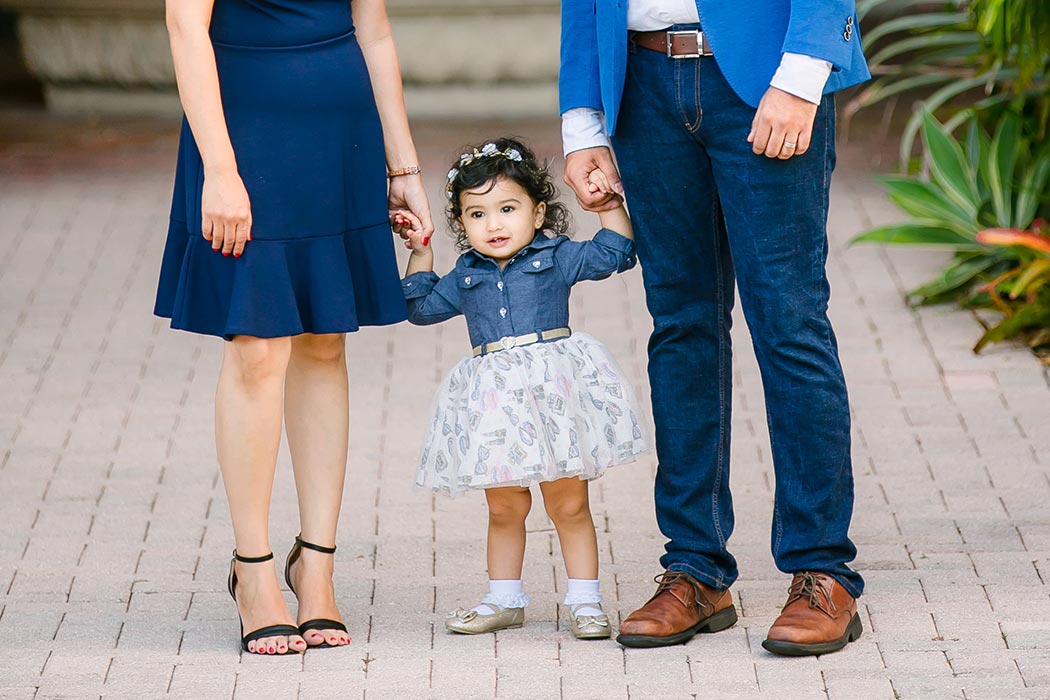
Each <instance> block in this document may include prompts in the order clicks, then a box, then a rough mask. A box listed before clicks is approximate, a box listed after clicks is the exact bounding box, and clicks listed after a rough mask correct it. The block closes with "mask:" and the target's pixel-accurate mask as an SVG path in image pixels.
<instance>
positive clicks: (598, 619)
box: [576, 615, 609, 627]
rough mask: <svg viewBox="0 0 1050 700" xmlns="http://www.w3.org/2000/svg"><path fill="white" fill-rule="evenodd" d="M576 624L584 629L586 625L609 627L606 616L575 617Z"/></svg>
mask: <svg viewBox="0 0 1050 700" xmlns="http://www.w3.org/2000/svg"><path fill="white" fill-rule="evenodd" d="M576 624H577V625H579V626H580V627H586V626H587V625H598V626H599V627H608V626H609V616H608V615H577V616H576Z"/></svg>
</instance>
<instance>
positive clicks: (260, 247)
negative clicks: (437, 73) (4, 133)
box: [156, 0, 433, 654]
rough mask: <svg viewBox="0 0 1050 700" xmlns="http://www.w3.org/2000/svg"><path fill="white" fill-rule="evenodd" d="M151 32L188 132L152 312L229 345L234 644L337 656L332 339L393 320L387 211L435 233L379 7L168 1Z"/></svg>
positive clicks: (339, 437) (338, 411)
mask: <svg viewBox="0 0 1050 700" xmlns="http://www.w3.org/2000/svg"><path fill="white" fill-rule="evenodd" d="M167 23H168V30H169V34H170V38H171V49H172V56H173V57H174V61H175V72H176V76H177V79H178V86H179V94H180V97H181V99H182V104H183V108H184V110H185V113H186V119H185V120H184V122H183V127H182V135H181V140H180V145H179V155H178V168H177V170H176V177H175V193H174V197H173V201H172V207H171V221H170V226H169V231H168V239H167V244H166V246H165V250H164V257H163V262H162V264H161V272H160V283H159V289H158V292H157V303H156V313H157V314H158V315H160V316H163V317H167V318H170V319H171V325H172V327H173V328H178V329H182V330H187V331H191V332H195V333H203V334H208V335H215V336H219V337H222V338H224V339H226V340H227V341H228V342H227V343H225V352H224V357H223V365H222V371H221V373H220V376H219V386H218V390H217V393H216V398H215V426H216V442H217V448H218V449H217V451H218V459H219V466H220V469H221V471H222V477H223V483H224V484H225V487H226V494H227V497H228V498H229V502H230V515H231V519H232V521H233V530H234V539H235V542H236V550H235V551H234V559H233V560H232V561H231V563H230V578H229V589H230V593H231V595H233V596H234V599H235V601H236V602H237V607H238V614H239V616H240V618H241V624H242V647H243V648H244V650H246V651H249V652H252V653H261V654H285V653H297V652H302V651H304V650H305V649H306V648H307V646H311V647H315V646H337V645H342V644H346V643H348V642H349V641H350V636H349V634H348V632H347V630H346V627H345V625H343V623H342V620H341V616H340V614H339V610H338V608H337V606H336V602H335V593H334V589H333V585H332V566H333V564H332V556H331V555H332V554H333V553H334V551H335V550H334V547H335V538H336V526H337V522H338V517H339V507H340V503H341V500H342V489H343V479H344V476H345V472H346V456H347V435H348V424H349V417H348V415H349V409H348V387H347V374H346V361H345V355H344V345H345V334H346V333H347V332H350V331H355V330H357V329H358V328H359V327H361V326H365V325H383V324H389V323H396V322H398V321H402V320H404V319H405V318H406V307H405V301H404V296H403V295H402V292H401V284H400V277H399V274H398V270H397V269H396V264H395V259H394V250H393V241H392V237H391V233H390V218H389V216H390V214H389V212H390V211H393V210H398V211H407V212H411V213H412V214H413V215H414V217H415V219H416V220H417V226H418V227H421V228H422V229H423V230H424V231H425V232H426V235H428V236H429V235H430V233H431V232H432V231H433V225H432V224H431V219H430V212H429V208H428V205H427V200H426V194H425V192H424V190H423V185H422V179H421V177H420V176H419V168H418V165H417V164H418V160H417V156H416V150H415V146H414V145H413V142H412V137H411V135H410V133H409V128H408V119H407V117H406V116H405V106H404V98H403V93H402V87H401V77H400V72H399V67H398V61H397V54H396V51H395V48H394V43H393V39H392V37H391V34H390V23H389V21H388V19H387V15H386V8H385V5H384V0H353V5H352V7H351V3H350V0H169V1H168V3H167ZM282 419H283V421H284V424H285V427H286V429H287V433H288V443H289V446H290V448H291V453H292V461H293V464H294V471H295V482H296V488H297V491H298V497H299V510H300V523H301V527H302V532H301V534H300V536H299V537H297V538H296V541H295V544H294V545H293V546H292V549H291V551H290V552H289V555H288V558H287V560H286V564H285V580H286V581H287V584H288V586H289V588H290V589H291V590H292V591H293V592H294V593H295V594H296V596H297V599H298V602H299V607H298V619H297V620H296V619H295V618H293V617H292V615H291V614H290V612H289V610H288V608H287V607H286V606H285V603H284V600H283V598H282V596H281V591H280V586H279V584H278V581H277V577H276V576H275V571H274V568H273V565H272V564H270V563H269V562H271V561H272V559H273V554H272V552H271V549H270V543H269V535H268V527H269V523H268V520H269V508H270V496H271V492H272V487H273V476H274V468H275V465H276V461H277V450H278V446H279V445H280V440H281V423H282ZM293 620H295V622H294V624H293ZM245 632H247V634H245Z"/></svg>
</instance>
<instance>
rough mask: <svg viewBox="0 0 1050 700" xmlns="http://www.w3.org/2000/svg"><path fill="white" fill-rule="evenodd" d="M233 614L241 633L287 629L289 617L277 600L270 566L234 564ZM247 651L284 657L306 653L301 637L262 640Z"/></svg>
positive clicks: (278, 589) (276, 591)
mask: <svg viewBox="0 0 1050 700" xmlns="http://www.w3.org/2000/svg"><path fill="white" fill-rule="evenodd" d="M234 570H235V571H236V574H237V578H236V587H235V592H236V602H237V613H238V614H239V615H240V617H241V623H242V624H243V626H244V633H251V632H252V631H254V630H258V629H262V628H263V627H268V626H270V625H290V626H291V627H292V628H294V627H295V625H294V623H293V622H292V614H291V613H290V612H289V611H288V606H287V605H285V603H284V598H283V597H281V589H280V587H279V586H278V584H277V577H276V576H274V571H273V566H272V565H269V566H259V565H258V564H248V563H243V562H239V561H238V562H235V563H234ZM248 651H249V652H251V653H252V654H266V655H269V654H274V655H277V654H287V653H289V651H291V652H296V653H301V652H304V651H306V641H305V640H304V639H303V637H302V636H301V635H298V634H295V635H286V636H276V637H263V638H261V639H256V640H252V641H250V642H248Z"/></svg>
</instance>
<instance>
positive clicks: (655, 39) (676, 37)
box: [631, 29, 714, 58]
mask: <svg viewBox="0 0 1050 700" xmlns="http://www.w3.org/2000/svg"><path fill="white" fill-rule="evenodd" d="M631 41H633V42H634V43H635V44H637V45H638V46H641V47H642V48H643V49H649V50H650V51H659V52H660V53H662V54H665V55H666V56H667V57H668V58H700V57H701V56H712V55H714V54H712V53H711V48H710V47H709V46H708V45H707V42H706V41H704V33H703V32H702V31H700V30H698V29H689V30H686V31H677V32H672V31H668V30H660V31H658V32H635V33H634V34H631Z"/></svg>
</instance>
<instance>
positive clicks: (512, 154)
mask: <svg viewBox="0 0 1050 700" xmlns="http://www.w3.org/2000/svg"><path fill="white" fill-rule="evenodd" d="M503 154H504V155H505V156H507V157H508V158H510V159H511V160H513V161H517V162H518V163H520V162H521V153H519V152H518V149H516V148H508V149H507V150H506V151H504V152H503Z"/></svg>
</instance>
